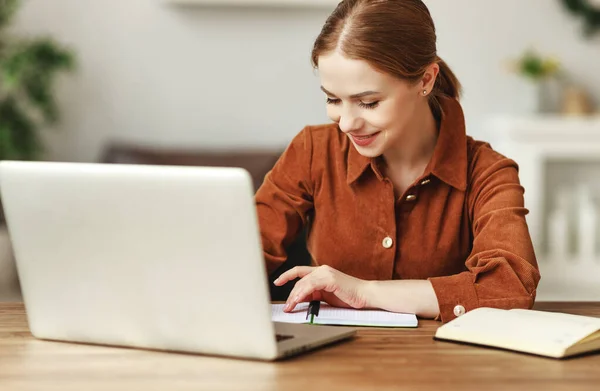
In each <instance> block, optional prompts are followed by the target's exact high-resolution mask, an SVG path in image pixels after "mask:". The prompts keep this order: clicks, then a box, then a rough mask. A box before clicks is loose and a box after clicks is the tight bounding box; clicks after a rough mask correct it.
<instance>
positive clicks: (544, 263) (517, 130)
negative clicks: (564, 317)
mask: <svg viewBox="0 0 600 391" xmlns="http://www.w3.org/2000/svg"><path fill="white" fill-rule="evenodd" d="M486 132H488V135H489V136H488V139H489V141H490V143H491V144H492V147H493V148H494V149H496V150H497V151H499V152H500V153H502V154H503V155H505V156H507V157H509V158H511V159H514V160H515V161H516V162H517V163H518V165H519V178H520V180H521V184H522V185H523V187H524V188H525V206H526V207H527V208H528V209H529V211H530V213H529V215H528V216H527V222H528V225H529V229H530V233H531V237H532V240H533V243H534V246H535V249H536V255H537V258H538V262H539V266H540V272H541V274H542V280H541V281H540V286H539V288H538V299H539V300H558V301H561V300H582V301H587V300H600V226H599V224H598V220H600V116H591V117H563V116H554V115H544V116H539V117H528V118H518V117H498V118H493V119H491V120H490V121H488V123H487V126H486Z"/></svg>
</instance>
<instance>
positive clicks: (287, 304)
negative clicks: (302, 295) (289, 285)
mask: <svg viewBox="0 0 600 391" xmlns="http://www.w3.org/2000/svg"><path fill="white" fill-rule="evenodd" d="M289 309H290V303H285V307H283V310H284V311H287V310H289Z"/></svg>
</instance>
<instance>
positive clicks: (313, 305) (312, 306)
mask: <svg viewBox="0 0 600 391" xmlns="http://www.w3.org/2000/svg"><path fill="white" fill-rule="evenodd" d="M319 308H321V302H320V301H319V300H313V301H311V302H310V303H309V304H308V308H307V310H306V319H307V320H308V315H310V323H312V322H313V320H314V319H315V316H319Z"/></svg>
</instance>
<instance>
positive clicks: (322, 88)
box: [321, 86, 379, 99]
mask: <svg viewBox="0 0 600 391" xmlns="http://www.w3.org/2000/svg"><path fill="white" fill-rule="evenodd" d="M321 90H323V92H324V93H326V94H327V95H331V96H335V94H332V93H331V92H329V91H327V90H326V89H325V87H323V86H321ZM377 94H379V92H377V91H365V92H361V93H359V94H354V95H350V99H358V98H363V97H365V96H369V95H377Z"/></svg>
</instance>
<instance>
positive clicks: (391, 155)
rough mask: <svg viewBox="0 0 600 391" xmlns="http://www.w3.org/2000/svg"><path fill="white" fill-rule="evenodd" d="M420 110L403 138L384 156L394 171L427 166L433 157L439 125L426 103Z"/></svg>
mask: <svg viewBox="0 0 600 391" xmlns="http://www.w3.org/2000/svg"><path fill="white" fill-rule="evenodd" d="M423 106H424V107H421V108H420V109H418V111H417V112H416V113H415V115H414V116H413V119H412V120H411V122H410V123H409V124H408V126H407V128H406V129H405V130H404V132H403V137H402V138H401V139H399V140H398V141H397V142H396V143H395V145H393V146H392V147H391V148H389V150H388V151H386V152H385V153H384V154H383V158H384V159H385V162H386V164H387V166H388V168H390V169H392V170H406V169H409V170H410V169H413V168H418V167H420V166H423V169H425V166H426V165H427V163H429V160H430V159H431V157H432V156H433V151H434V149H435V145H436V142H437V138H438V123H437V121H436V120H435V117H434V116H433V113H432V112H431V109H430V107H429V105H428V104H427V103H426V104H424V105H423Z"/></svg>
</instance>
